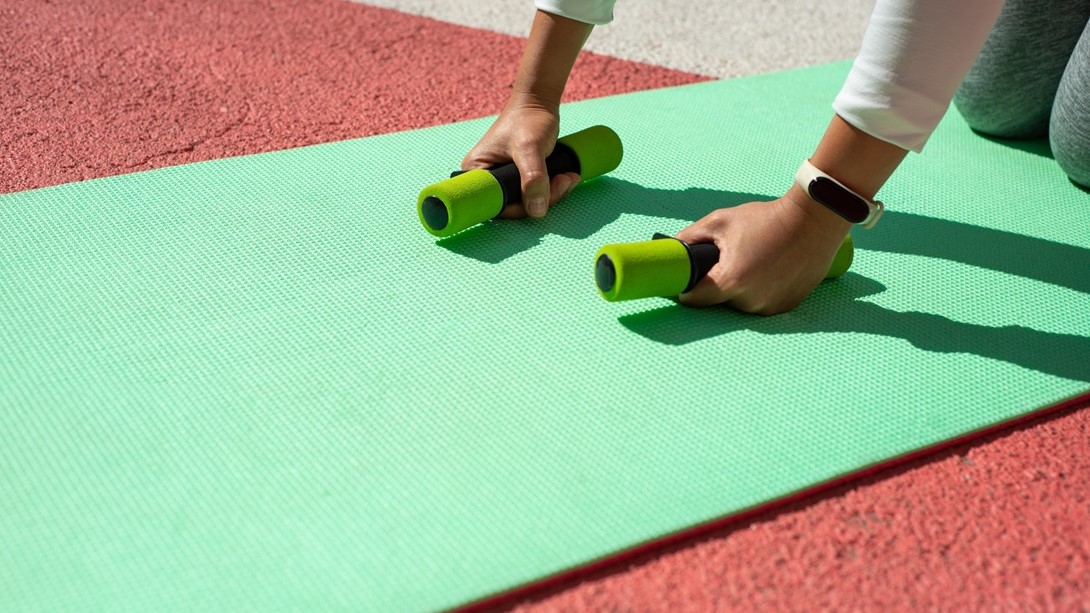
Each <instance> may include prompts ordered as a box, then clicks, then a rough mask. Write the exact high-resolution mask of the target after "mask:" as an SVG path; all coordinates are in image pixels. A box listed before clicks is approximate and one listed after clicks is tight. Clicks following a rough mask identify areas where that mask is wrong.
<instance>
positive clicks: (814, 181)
mask: <svg viewBox="0 0 1090 613" xmlns="http://www.w3.org/2000/svg"><path fill="white" fill-rule="evenodd" d="M795 180H796V181H798V183H799V187H801V188H802V189H803V191H805V192H806V193H807V194H809V196H810V197H811V198H813V199H814V200H817V201H818V202H820V203H821V204H823V205H825V206H826V207H827V208H828V209H829V210H831V211H832V212H834V213H836V214H837V215H840V216H841V217H843V218H844V219H847V220H848V221H850V222H852V223H854V224H859V225H861V226H863V227H864V228H871V227H874V224H876V223H878V218H879V217H881V216H882V210H883V208H884V207H883V206H882V203H881V202H878V201H877V200H874V201H870V200H867V199H866V198H864V197H862V196H860V195H859V194H857V193H855V192H853V191H852V190H850V189H848V188H847V187H845V186H844V184H843V183H841V182H840V181H837V180H836V179H834V178H832V177H830V176H829V175H827V174H825V173H824V172H821V171H820V170H818V169H817V168H816V167H815V166H814V165H813V164H811V163H810V160H806V161H804V162H803V163H802V166H800V167H799V171H798V172H797V173H795Z"/></svg>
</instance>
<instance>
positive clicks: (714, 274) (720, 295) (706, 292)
mask: <svg viewBox="0 0 1090 613" xmlns="http://www.w3.org/2000/svg"><path fill="white" fill-rule="evenodd" d="M722 270H723V267H722V264H716V265H715V266H714V267H712V269H711V270H710V271H708V274H707V275H705V277H704V278H703V279H701V280H700V281H698V282H697V284H696V285H695V286H693V289H692V290H690V291H688V292H686V293H684V294H681V295H680V296H678V297H677V299H678V302H680V303H681V304H684V305H685V306H692V307H706V306H712V305H716V304H723V303H724V302H729V301H731V300H733V299H734V298H735V297H737V296H738V295H739V294H740V288H738V287H736V286H735V284H733V283H731V282H729V281H727V280H726V279H723V278H722V277H721V271H722Z"/></svg>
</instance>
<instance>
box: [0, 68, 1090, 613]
mask: <svg viewBox="0 0 1090 613" xmlns="http://www.w3.org/2000/svg"><path fill="white" fill-rule="evenodd" d="M844 69H845V67H844V66H843V65H838V66H828V67H821V68H817V69H809V70H805V71H798V72H793V73H785V74H779V75H769V76H763V77H755V78H749V79H744V80H738V81H733V82H723V83H710V84H701V85H695V86H688V87H684V88H677V89H672V90H663V91H658V92H649V93H643V94H632V95H626V96H621V97H616V98H607V99H601V100H594V101H588V102H582V103H578V104H575V105H571V106H570V107H568V108H567V111H566V116H565V121H566V122H567V125H566V127H565V131H572V130H574V129H578V128H580V127H583V126H585V125H590V124H592V123H599V122H606V123H609V124H610V125H612V126H613V127H615V128H616V129H617V130H618V132H619V133H620V134H621V136H622V138H623V139H624V140H625V144H626V147H627V152H628V153H627V156H626V159H625V162H624V163H623V164H622V166H621V168H620V169H618V171H617V172H616V173H614V176H613V177H611V178H607V179H603V180H601V181H598V182H595V183H592V184H589V185H587V186H584V187H583V188H581V191H579V192H577V193H576V194H575V195H573V197H572V198H571V199H570V200H569V201H566V202H565V204H564V205H563V206H562V207H561V208H558V209H557V210H555V211H554V212H553V213H552V214H551V215H550V218H549V219H547V220H544V221H543V222H538V223H534V222H515V223H493V224H489V225H487V226H484V227H481V228H479V229H476V230H473V231H470V232H467V233H466V234H465V235H462V236H459V237H456V238H454V239H449V240H446V241H442V242H440V243H438V244H436V243H435V242H434V241H433V240H432V239H431V238H430V236H429V235H427V234H426V233H424V232H423V230H422V229H420V228H419V227H418V226H417V225H416V220H415V218H414V211H413V208H412V204H413V202H414V199H415V195H416V191H417V190H418V189H419V188H420V187H421V186H422V185H424V184H427V183H429V182H432V181H434V180H435V179H436V178H437V177H442V176H445V175H444V173H445V171H447V170H449V169H450V168H451V167H452V166H453V164H455V163H456V161H457V160H458V159H460V156H461V154H462V153H463V152H464V151H465V150H466V149H467V148H468V146H469V145H470V144H471V143H472V142H473V141H474V140H475V138H476V137H477V136H478V135H479V134H480V133H481V131H482V130H483V129H484V127H485V125H486V124H484V123H481V122H471V123H468V124H458V125H452V126H444V127H439V128H431V129H427V130H422V131H418V132H410V133H402V134H395V135H387V136H381V137H374V138H370V139H364V140H358V141H348V142H343V143H334V144H329V145H321V146H317V147H311V148H307V149H299V150H293V151H286V152H279V153H270V154H263V155H260V156H252V157H246V158H235V159H228V160H220V161H214V162H206V163H201V164H197V165H191V166H183V167H175V168H168V169H162V170H158V171H153V172H149V173H144V174H138V175H128V176H123V177H115V178H110V179H103V180H97V181H92V182H87V183H82V184H71V185H65V186H60V187H57V188H49V189H44V190H38V191H34V192H24V193H19V194H12V195H8V196H4V197H2V198H0V228H3V233H4V235H5V237H6V238H5V240H4V241H2V242H0V266H2V268H0V284H2V285H0V342H2V343H3V345H4V347H5V348H6V350H5V351H4V352H3V353H2V354H0V380H2V381H4V382H5V383H4V385H2V386H0V403H2V405H3V406H4V411H2V412H0V432H3V437H4V439H5V440H4V441H3V443H4V448H5V449H7V450H8V451H7V452H6V453H5V454H4V456H3V459H2V460H0V461H2V462H3V463H4V465H3V472H4V474H5V475H9V476H10V478H8V477H6V478H5V479H4V480H3V481H0V500H3V501H4V502H3V506H2V507H0V512H2V515H0V539H2V540H3V542H5V543H7V544H8V546H6V547H5V549H4V551H3V553H0V582H2V584H0V587H2V588H3V591H4V592H5V593H6V594H9V595H13V596H12V598H13V601H14V602H15V604H16V605H20V606H27V607H31V606H40V607H43V608H53V607H59V608H71V609H76V608H79V609H86V608H97V607H101V606H105V605H107V604H109V605H111V608H118V607H117V604H118V603H123V604H127V605H129V606H131V607H132V608H162V607H169V606H175V607H181V608H196V607H198V606H202V605H203V606H213V605H214V606H217V607H219V608H235V607H242V606H246V607H261V608H271V607H290V606H296V607H308V608H314V607H321V608H333V607H338V606H340V607H345V608H361V607H363V608H375V609H382V610H385V609H390V608H397V609H409V610H414V609H433V608H440V607H446V606H453V605H457V604H459V603H464V602H467V601H470V600H473V599H475V598H479V597H482V596H485V595H487V594H489V593H493V592H496V591H498V590H501V589H504V588H507V587H510V586H513V585H517V584H519V583H522V582H525V581H529V580H533V579H535V578H539V577H541V576H543V575H546V574H549V573H551V572H556V571H558V570H561V569H563V568H566V567H569V566H571V565H573V564H578V563H580V562H585V561H587V560H590V559H593V558H595V557H599V556H602V555H606V554H609V553H611V552H613V551H616V550H618V549H620V548H624V547H628V546H632V545H635V544H637V543H640V542H643V541H646V540H648V539H652V538H655V537H656V536H661V535H663V534H665V533H669V532H672V531H675V530H679V529H682V528H684V527H686V526H689V525H692V524H694V523H697V522H701V521H706V520H709V519H712V518H715V517H719V516H722V515H725V514H729V513H732V512H736V511H739V510H742V509H746V508H749V507H752V506H754V505H759V504H761V503H763V502H767V501H769V500H771V499H775V498H777V497H781V496H784V495H788V494H790V493H792V492H796V491H799V490H801V489H805V488H807V487H811V486H813V485H815V484H818V483H821V482H824V481H827V480H829V479H832V478H835V477H837V476H839V475H843V474H845V473H847V472H851V471H854V470H858V469H860V468H864V467H866V466H869V465H872V464H874V463H876V462H879V461H882V460H885V459H888V458H890V457H893V456H896V455H900V454H904V453H907V452H910V451H912V450H915V449H919V448H921V447H926V446H929V445H932V444H934V443H936V442H939V441H942V440H945V439H948V438H951V437H954V436H959V435H961V434H964V433H966V432H970V431H973V430H976V429H979V428H983V427H986V426H988V425H991V424H995V423H998V422H1001V421H1004V420H1007V419H1011V418H1014V417H1016V416H1019V415H1022V414H1025V413H1027V412H1030V411H1033V410H1035V409H1037V408H1040V407H1042V406H1047V405H1050V404H1054V403H1056V402H1059V401H1061V400H1063V399H1064V398H1068V397H1071V396H1074V395H1078V394H1080V393H1083V392H1085V391H1086V390H1087V388H1088V387H1090V366H1088V364H1087V360H1086V356H1087V355H1090V322H1088V321H1087V319H1088V318H1087V317H1086V316H1085V313H1087V312H1090V309H1088V307H1090V296H1088V294H1090V281H1088V280H1087V276H1086V275H1085V271H1086V270H1087V269H1090V251H1088V250H1087V249H1086V245H1087V244H1088V243H1090V231H1088V230H1087V228H1088V227H1090V208H1088V207H1087V196H1086V194H1084V193H1083V192H1080V191H1078V190H1077V189H1076V188H1074V187H1073V186H1071V185H1070V183H1068V182H1067V181H1066V179H1065V178H1064V177H1063V175H1062V173H1061V172H1060V171H1059V170H1058V169H1057V168H1056V167H1055V165H1054V163H1053V162H1052V161H1051V160H1049V159H1047V157H1045V156H1042V155H1039V151H1035V150H1033V149H1032V147H1029V148H1026V150H1023V149H1014V148H1010V147H1007V146H1004V145H1001V144H997V143H993V142H989V141H986V140H984V139H981V138H979V137H976V136H973V135H972V134H970V133H969V132H968V130H967V129H966V128H965V127H964V126H963V125H962V124H960V123H959V120H958V118H957V117H956V116H951V117H949V118H948V120H947V122H946V123H944V125H943V127H942V129H941V131H940V133H939V134H938V135H937V136H936V138H935V140H934V141H933V142H932V144H931V145H930V146H929V150H928V155H927V156H921V157H913V158H911V159H910V160H909V161H908V162H907V163H906V165H905V167H904V169H903V171H902V172H900V173H899V174H898V176H897V177H896V178H895V179H894V181H893V182H891V183H890V185H889V186H887V188H886V189H885V190H884V191H883V198H884V200H885V201H886V202H887V204H888V205H889V206H890V208H891V212H890V214H889V215H890V216H889V217H888V218H887V219H886V220H885V221H884V222H883V224H882V225H880V226H879V228H878V229H876V230H875V231H873V232H871V233H866V234H864V233H860V234H858V235H857V237H856V238H857V243H858V245H859V247H860V248H861V249H860V252H859V255H858V258H857V262H856V264H855V267H854V273H853V274H850V275H848V276H846V277H844V278H843V279H841V280H840V281H837V282H835V283H829V284H826V285H825V286H823V287H822V288H821V289H820V290H819V291H818V292H817V293H816V294H815V295H814V296H812V297H811V299H810V300H808V302H807V303H806V304H804V305H803V307H801V308H800V309H798V310H797V311H795V312H793V313H791V314H789V315H785V316H781V317H776V318H772V319H761V318H754V317H748V316H743V315H739V314H735V313H731V312H729V311H725V310H718V309H716V310H708V311H691V310H686V309H681V308H680V307H676V306H673V305H671V304H670V303H669V302H667V301H657V302H648V303H643V304H629V305H621V306H618V305H610V304H606V303H604V302H602V301H601V300H600V298H598V297H597V295H596V293H595V292H594V289H593V285H592V283H591V276H590V259H591V256H592V255H593V253H594V250H595V249H596V248H597V246H599V245H600V244H601V243H603V242H611V241H619V240H633V239H642V238H645V237H646V236H648V235H650V233H651V232H653V231H676V230H677V229H680V228H681V227H683V226H684V225H685V224H686V223H688V221H691V220H693V219H696V218H698V217H699V216H701V215H703V214H704V213H706V212H707V211H708V210H711V209H712V208H715V207H717V206H723V205H726V204H731V203H739V202H742V201H744V200H747V199H751V198H753V197H762V198H764V197H771V196H774V195H777V194H778V193H781V192H782V190H783V189H784V188H785V187H786V185H785V184H784V181H789V180H790V177H791V174H792V173H793V171H794V167H795V166H796V165H797V163H798V158H799V155H805V152H806V151H808V150H809V149H810V148H811V147H812V145H813V144H814V143H815V142H816V140H817V138H818V137H819V136H820V128H822V127H823V126H824V124H825V122H826V121H827V119H828V112H829V111H828V108H827V104H826V103H827V101H828V100H829V99H831V96H832V94H833V93H835V90H836V88H837V87H838V86H839V83H840V80H841V79H842V77H843V73H844ZM799 91H805V92H808V93H807V94H806V95H804V96H801V97H800V96H799V95H798V92H799ZM788 93H791V96H787V95H786V94H788ZM800 152H802V153H800ZM410 164H412V165H411V166H410ZM996 176H1001V177H1007V178H1008V179H1009V181H1010V184H1011V185H1013V186H1016V187H1014V188H1011V189H1008V190H1005V191H997V190H995V189H994V186H995V181H994V177H996Z"/></svg>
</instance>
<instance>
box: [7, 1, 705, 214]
mask: <svg viewBox="0 0 1090 613" xmlns="http://www.w3.org/2000/svg"><path fill="white" fill-rule="evenodd" d="M528 6H529V7H530V8H529V9H528V11H529V12H528V14H527V20H528V21H527V22H529V19H530V17H531V16H532V10H533V9H532V4H531V5H528ZM521 52H522V41H521V40H519V39H517V38H513V37H510V36H503V35H499V34H493V33H489V32H484V31H481V30H473V29H469V28H462V27H457V26H453V25H449V24H443V23H440V22H437V21H433V20H428V19H422V18H418V17H410V16H408V15H404V14H402V13H398V12H395V11H389V10H384V9H378V8H373V7H365V6H360V5H353V4H349V3H344V2H336V1H334V0H296V1H290V0H264V1H260V0H231V1H230V2H217V1H213V0H147V1H140V0H108V1H106V0H103V1H97V0H96V1H95V2H81V1H76V0H52V1H49V0H46V1H44V2H18V1H16V0H2V1H0V117H3V118H4V119H3V120H2V121H3V123H2V124H0V130H2V131H0V145H2V146H3V148H4V149H3V155H2V156H0V193H3V192H10V191H18V190H24V189H31V188H34V187H42V186H46V185H53V184H57V183H65V182H70V181H77V180H81V179H89V178H94V177H102V176H107V175H115V174H123V173H127V172H135V171H138V170H147V169H150V168H156V167H160V166H167V165H175V164H182V163H186V162H196V161H200V160H207V159H213V158H219V157H225V156H233V155H243V154H248V153H257V152H261V151H268V150H273V149H286V148H289V147H295V146H301V145H309V144H314V143H318V142H327V141H335V140H343V139H346V138H354V137H359V136H369V135H372V134H380V133H384V132H394V131H398V130H406V129H409V128H417V127H423V126H427V125H436V124H443V123H450V122H452V121H457V120H462V119H469V118H472V117H480V116H484V115H490V114H493V113H496V112H498V111H499V109H500V106H501V105H502V104H503V102H504V101H505V100H506V99H507V92H508V89H509V87H510V84H511V82H512V80H513V77H514V72H515V66H516V64H517V61H518V58H519V56H520V54H521ZM703 79H704V78H703V77H699V76H696V75H691V74H686V73H681V72H677V71H672V70H666V69H661V68H656V67H652V66H646V65H640V64H634V63H631V62H624V61H621V60H616V59H612V58H608V57H605V56H600V55H594V54H586V55H585V56H584V57H582V58H581V59H580V61H579V63H578V65H577V69H576V71H575V72H574V74H573V76H572V80H571V82H570V87H569V92H568V99H569V100H578V99H582V98H589V97H596V96H602V95H606V94H611V93H617V92H623V91H630V90H635V89H647V88H651V87H664V86H669V85H678V84H681V83H689V82H693V81H699V80H703ZM459 161H461V160H456V162H459Z"/></svg>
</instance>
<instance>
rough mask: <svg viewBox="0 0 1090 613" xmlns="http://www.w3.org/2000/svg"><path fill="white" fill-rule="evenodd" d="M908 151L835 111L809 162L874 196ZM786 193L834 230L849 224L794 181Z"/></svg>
mask: <svg viewBox="0 0 1090 613" xmlns="http://www.w3.org/2000/svg"><path fill="white" fill-rule="evenodd" d="M907 154H908V150H907V149H903V148H901V147H899V146H897V145H894V144H892V143H889V142H886V141H884V140H881V139H879V138H876V137H874V136H871V135H870V134H867V133H866V132H864V131H862V130H860V129H859V128H856V127H855V126H853V125H851V124H850V123H848V122H847V121H845V120H844V119H842V118H841V117H840V116H839V115H834V116H833V119H832V121H831V122H830V123H829V127H828V129H826V131H825V135H824V136H823V137H822V138H821V142H819V143H818V146H817V150H816V151H815V152H814V154H813V155H812V156H811V157H810V162H811V163H812V164H813V165H814V166H816V167H817V168H819V169H820V170H822V171H823V172H825V173H826V174H828V175H829V176H831V177H833V178H835V179H836V180H838V181H840V182H841V183H843V184H844V185H845V186H847V187H848V188H849V189H851V190H852V191H854V192H855V193H857V194H859V195H860V196H863V197H864V198H866V199H868V200H873V199H874V197H875V195H876V194H877V193H878V190H879V189H881V187H882V185H883V184H885V182H886V180H888V179H889V177H890V176H891V175H892V174H893V171H895V170H896V169H897V166H898V165H900V163H901V161H902V160H904V158H905V156H906V155H907ZM787 197H788V198H789V199H790V200H792V201H793V202H795V203H797V204H800V205H802V206H803V208H804V209H806V210H807V212H808V213H811V214H813V215H814V216H815V217H816V218H817V219H818V220H820V222H821V224H822V225H823V226H827V227H828V228H829V229H830V230H832V231H834V232H840V231H843V232H846V231H847V230H848V229H849V228H850V227H851V223H849V222H847V221H845V220H844V219H842V218H840V217H839V216H838V215H836V214H835V213H833V212H832V211H830V210H828V209H826V208H825V207H824V206H823V205H821V204H819V203H817V202H815V201H813V200H811V199H810V198H809V196H807V195H806V193H805V192H803V190H802V188H801V187H799V186H798V185H797V184H792V186H791V189H790V190H789V191H788V193H787Z"/></svg>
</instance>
